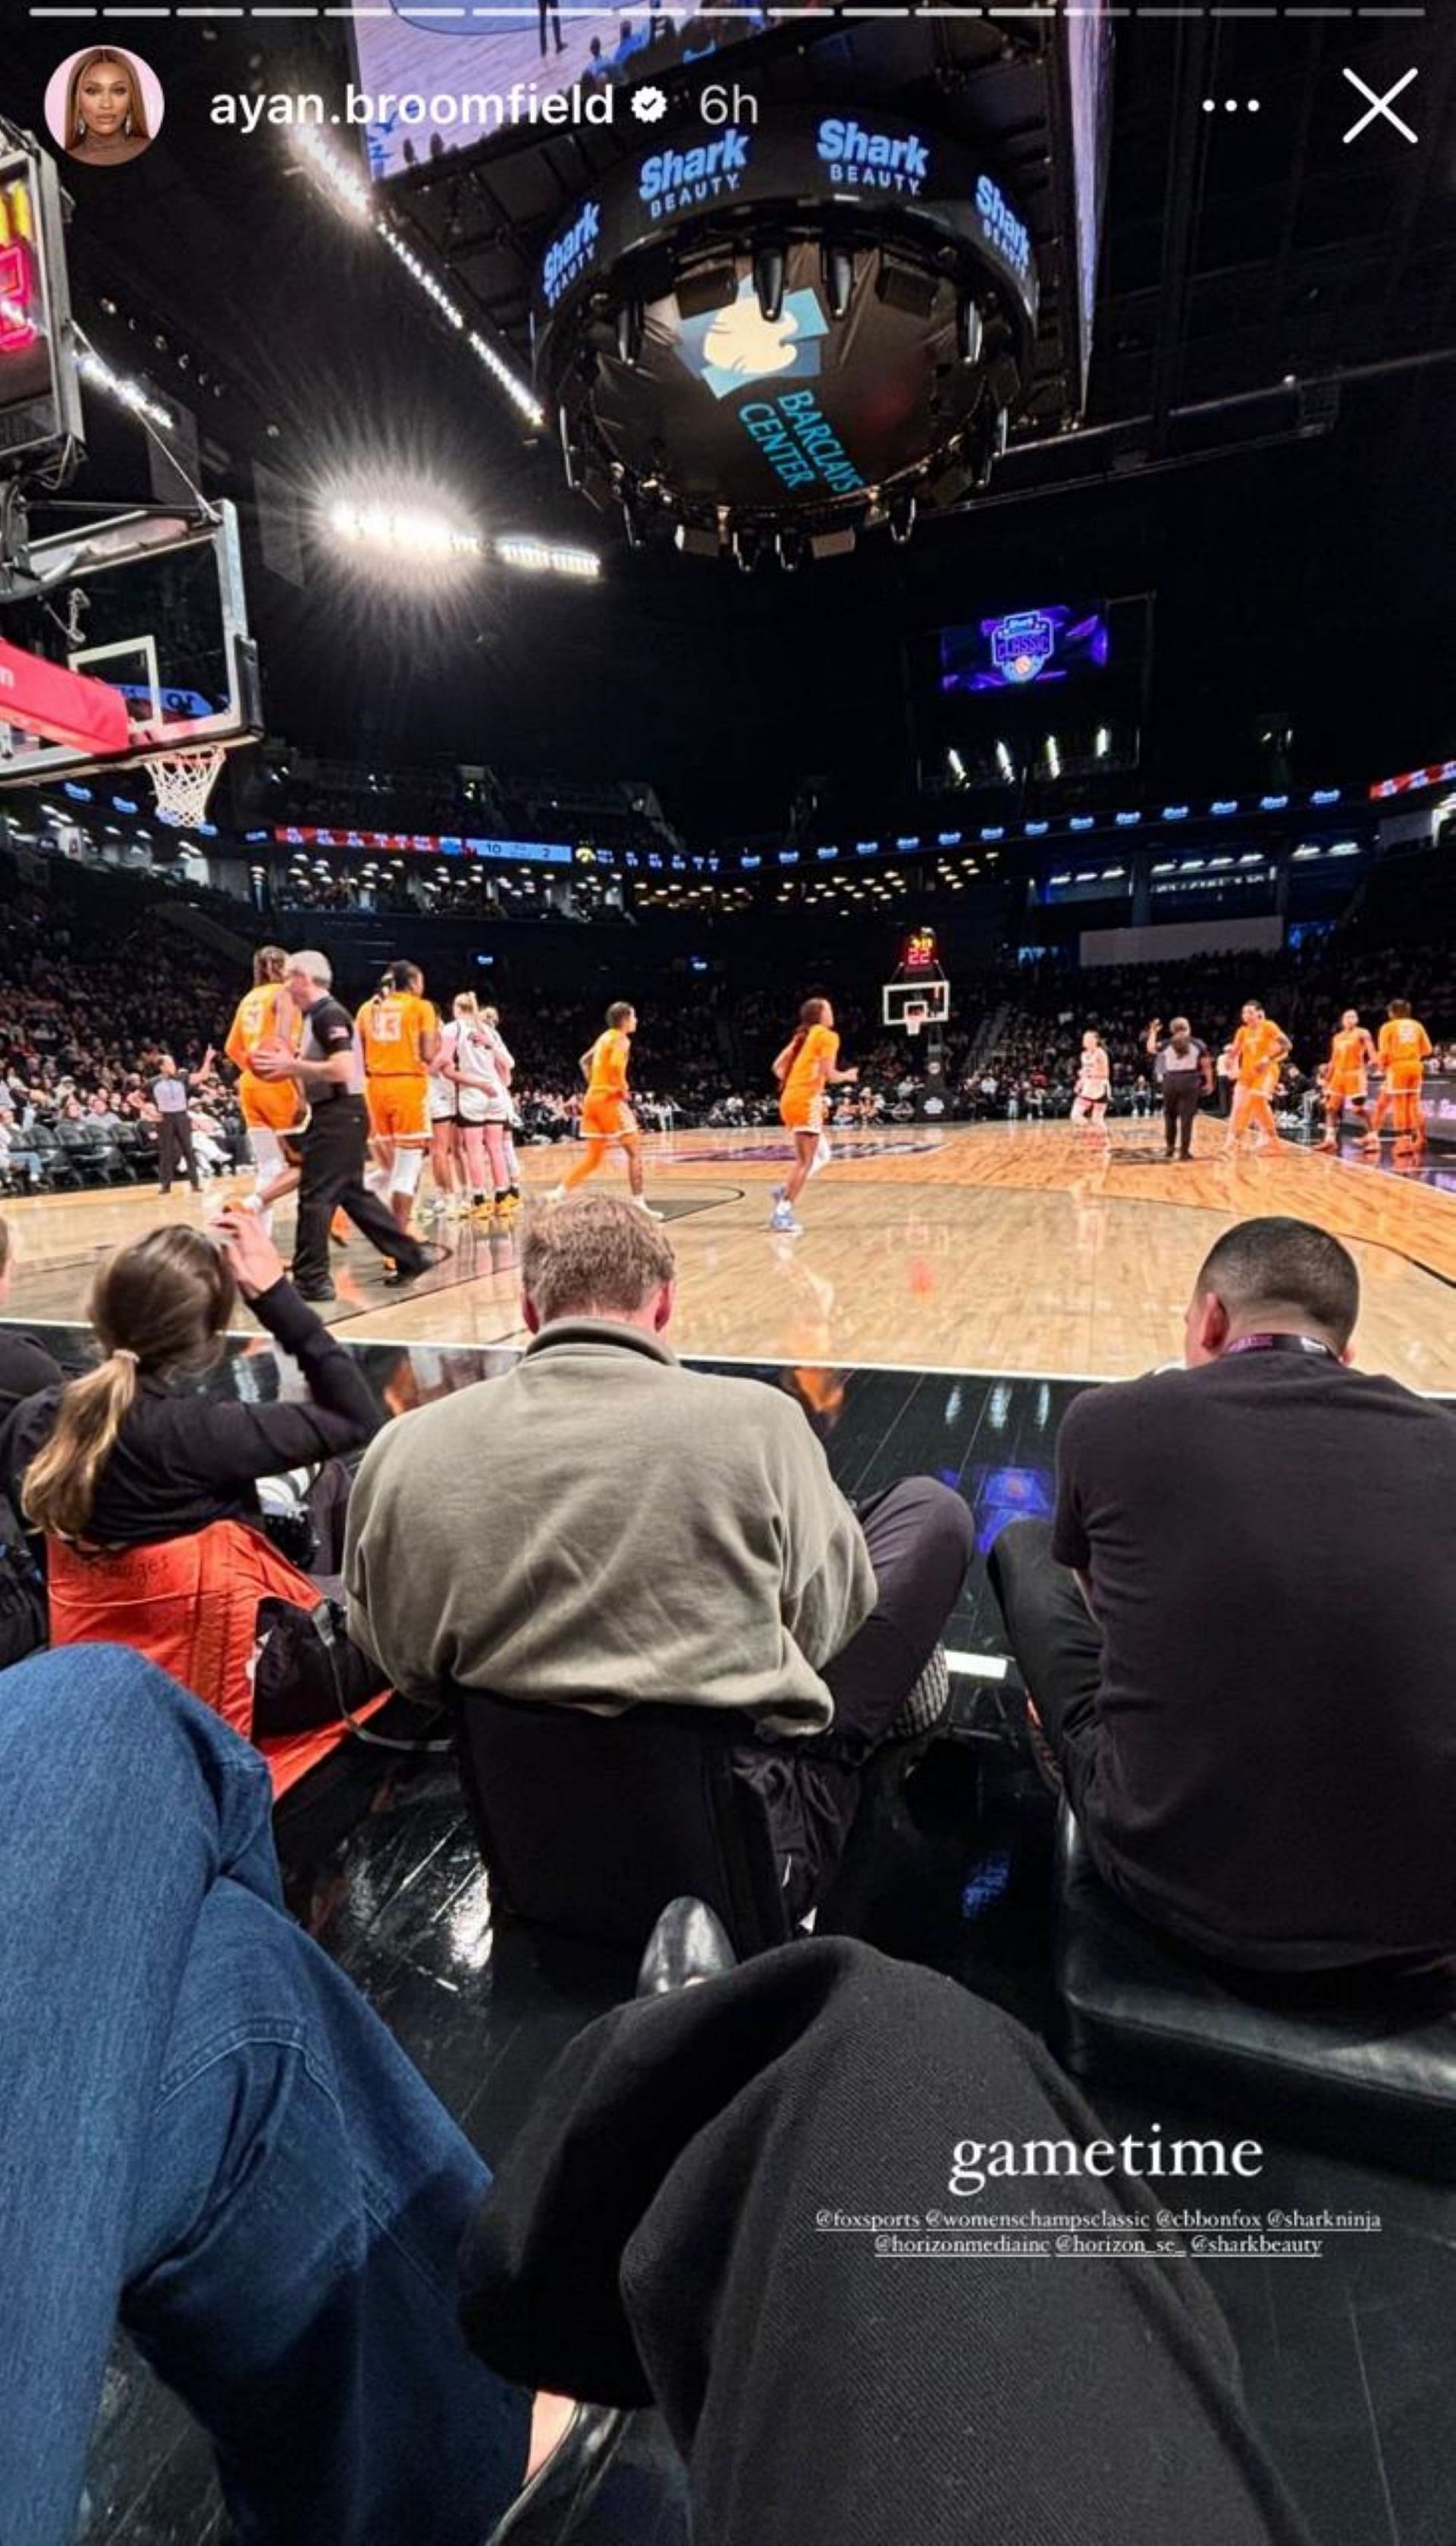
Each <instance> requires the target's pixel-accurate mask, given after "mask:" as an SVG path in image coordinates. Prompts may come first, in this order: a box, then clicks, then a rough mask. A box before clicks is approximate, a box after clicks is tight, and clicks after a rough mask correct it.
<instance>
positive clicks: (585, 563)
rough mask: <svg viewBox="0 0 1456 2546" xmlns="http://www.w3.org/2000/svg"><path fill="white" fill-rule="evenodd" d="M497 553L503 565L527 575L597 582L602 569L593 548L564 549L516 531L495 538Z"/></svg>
mask: <svg viewBox="0 0 1456 2546" xmlns="http://www.w3.org/2000/svg"><path fill="white" fill-rule="evenodd" d="M495 553H496V555H497V556H498V557H499V558H500V560H501V563H502V564H503V565H514V566H519V567H520V568H521V570H522V572H523V573H525V574H564V575H569V576H574V578H575V579H576V581H577V582H578V583H595V582H596V580H597V578H598V576H599V575H600V573H601V570H602V561H601V558H600V557H599V556H598V555H597V553H596V552H595V550H594V549H573V548H562V547H558V546H557V544H556V543H555V542H553V541H549V540H533V539H527V538H525V537H524V536H522V537H517V536H516V535H515V534H513V533H508V534H507V535H506V536H505V537H504V538H503V539H498V540H497V541H496V543H495Z"/></svg>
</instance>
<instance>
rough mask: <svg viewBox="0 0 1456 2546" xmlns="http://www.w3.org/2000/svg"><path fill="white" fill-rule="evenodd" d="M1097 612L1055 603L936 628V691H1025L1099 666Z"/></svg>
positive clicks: (1102, 638) (1102, 642)
mask: <svg viewBox="0 0 1456 2546" xmlns="http://www.w3.org/2000/svg"><path fill="white" fill-rule="evenodd" d="M1110 650H1111V648H1110V643H1109V639H1108V635H1107V622H1106V620H1105V619H1104V618H1103V617H1102V615H1101V613H1100V611H1095V610H1093V611H1087V612H1077V611H1074V610H1068V609H1065V608H1063V607H1062V606H1061V605H1060V604H1057V605H1053V606H1052V607H1050V608H1047V609H1038V610H1011V611H1007V612H1005V613H1004V615H1003V616H1002V617H1001V618H999V619H981V620H978V621H977V622H976V624H975V625H974V626H973V627H970V628H942V630H941V632H940V686H941V688H942V690H950V691H954V690H1029V689H1032V688H1035V687H1036V686H1037V685H1038V684H1039V683H1041V682H1044V681H1066V680H1070V679H1071V676H1072V675H1073V674H1074V673H1077V672H1086V671H1102V670H1104V669H1105V667H1106V664H1107V659H1108V655H1109V652H1110Z"/></svg>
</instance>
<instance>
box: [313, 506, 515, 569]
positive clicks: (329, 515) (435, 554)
mask: <svg viewBox="0 0 1456 2546" xmlns="http://www.w3.org/2000/svg"><path fill="white" fill-rule="evenodd" d="M324 518H325V520H326V521H327V524H328V527H329V529H330V531H331V532H332V533H333V535H334V538H335V539H336V540H339V541H341V542H342V543H343V544H344V545H345V546H346V547H348V548H356V549H370V550H373V551H374V552H376V553H377V554H381V555H385V556H390V557H398V558H401V559H405V560H409V559H414V560H428V561H430V562H436V561H438V560H439V559H440V558H442V557H477V556H478V555H479V554H480V541H479V538H478V535H477V534H476V533H475V532H474V531H471V530H468V529H467V528H466V527H465V526H464V524H462V523H459V522H451V521H447V520H446V518H445V516H444V514H443V513H427V512H421V511H419V510H418V509H416V508H415V507H413V506H408V505H397V506H396V505H391V504H387V503H369V504H365V503H359V502H357V501H355V500H353V499H351V498H350V497H348V496H345V495H341V496H336V497H335V499H334V501H333V502H332V503H331V504H330V505H329V506H328V509H327V512H326V514H325V516H324Z"/></svg>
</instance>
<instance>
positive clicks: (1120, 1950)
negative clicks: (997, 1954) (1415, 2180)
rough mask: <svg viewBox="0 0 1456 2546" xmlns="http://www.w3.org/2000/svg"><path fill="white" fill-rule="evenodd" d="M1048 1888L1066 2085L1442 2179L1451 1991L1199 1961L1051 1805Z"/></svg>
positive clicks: (1453, 2092)
mask: <svg viewBox="0 0 1456 2546" xmlns="http://www.w3.org/2000/svg"><path fill="white" fill-rule="evenodd" d="M1055 1880H1056V1979H1057V1999H1058V2038H1057V2040H1056V2043H1055V2048H1056V2049H1057V2050H1058V2051H1059V2053H1060V2055H1061V2057H1062V2060H1063V2061H1064V2063H1065V2065H1066V2066H1067V2067H1068V2068H1069V2069H1070V2070H1071V2073H1072V2075H1073V2077H1075V2078H1078V2079H1082V2080H1084V2081H1085V2082H1086V2083H1087V2084H1088V2085H1090V2086H1091V2087H1092V2088H1093V2089H1095V2088H1096V2087H1097V2086H1099V2085H1107V2086H1137V2087H1139V2088H1141V2089H1145V2090H1146V2089H1148V2088H1152V2089H1153V2090H1154V2091H1155V2092H1156V2094H1158V2095H1159V2096H1160V2097H1163V2098H1165V2099H1167V2100H1168V2101H1169V2102H1171V2101H1178V2102H1181V2103H1183V2104H1185V2105H1187V2106H1188V2107H1190V2108H1193V2109H1196V2110H1199V2111H1218V2112H1221V2113H1225V2114H1227V2115H1229V2117H1230V2118H1231V2120H1233V2121H1236V2122H1240V2123H1242V2124H1243V2126H1244V2127H1245V2128H1246V2129H1257V2128H1258V2127H1259V2125H1260V2124H1262V2125H1263V2126H1264V2127H1265V2128H1266V2130H1267V2132H1268V2135H1269V2136H1270V2137H1271V2138H1278V2139H1281V2140H1284V2141H1287V2142H1291V2143H1293V2144H1294V2145H1295V2146H1309V2147H1312V2148H1322V2149H1327V2150H1328V2151H1330V2152H1332V2154H1333V2155H1335V2156H1336V2157H1346V2158H1356V2157H1358V2158H1364V2159H1366V2160H1367V2161H1368V2162H1370V2163H1371V2164H1376V2165H1383V2166H1390V2167H1393V2168H1394V2169H1395V2170H1396V2171H1398V2172H1400V2173H1404V2174H1418V2175H1421V2176H1424V2177H1425V2178H1426V2179H1427V2180H1430V2181H1436V2182H1447V2183H1448V2182H1451V2181H1456V1978H1450V1979H1434V1980H1429V1981H1404V1982H1400V1981H1391V1980H1386V1981H1374V1982H1372V1981H1371V1980H1369V1979H1368V1978H1365V1977H1363V1976H1361V1975H1360V1974H1358V1973H1349V1974H1345V1975H1341V1976H1340V1977H1338V1978H1336V1977H1335V1976H1334V1975H1332V1974H1328V1973H1327V1974H1322V1975H1320V1976H1319V1977H1318V1979H1317V1980H1316V1981H1315V1982H1314V1983H1313V1984H1302V1983H1301V1982H1300V1981H1299V1980H1297V1979H1293V1978H1291V1977H1290V1976H1288V1975H1284V1974H1281V1975H1278V1976H1273V1975H1268V1974H1249V1975H1247V1976H1245V1975H1243V1974H1233V1973H1230V1972H1228V1971H1226V1970H1224V1969H1222V1968H1221V1967H1218V1966H1215V1965H1213V1964H1211V1963H1208V1962H1205V1961H1204V1960H1203V1959H1202V1958H1201V1957H1200V1956H1199V1955H1197V1954H1196V1953H1194V1952H1192V1951H1191V1950H1189V1949H1186V1948H1184V1947H1183V1946H1181V1945H1179V1944H1178V1943H1177V1942H1176V1941H1175V1940H1174V1939H1173V1938H1171V1937H1168V1936H1166V1935H1164V1934H1163V1933H1162V1931H1161V1930H1160V1929H1159V1928H1156V1927H1154V1926H1152V1925H1151V1924H1150V1923H1149V1921H1148V1920H1147V1919H1146V1918H1142V1917H1140V1916H1139V1914H1138V1912H1137V1910H1131V1909H1129V1908H1128V1907H1127V1906H1126V1905H1125V1903H1124V1902H1122V1901H1121V1900H1120V1899H1119V1898H1118V1895H1117V1894H1116V1893H1115V1892H1113V1891H1112V1890H1111V1889H1110V1887H1109V1886H1108V1885H1107V1884H1105V1883H1104V1882H1103V1880H1102V1877H1101V1875H1100V1874H1099V1873H1098V1872H1097V1869H1096V1867H1095V1866H1094V1864H1093V1863H1092V1859H1091V1856H1090V1853H1089V1851H1088V1848H1087V1843H1086V1840H1085V1838H1084V1837H1083V1836H1082V1833H1081V1831H1080V1829H1079V1828H1078V1826H1077V1824H1076V1821H1075V1820H1074V1818H1073V1816H1072V1814H1071V1811H1070V1810H1069V1808H1068V1806H1067V1805H1066V1804H1065V1803H1064V1804H1063V1806H1062V1813H1061V1819H1060V1822H1059V1825H1058V1831H1057V1870H1056V1878H1055Z"/></svg>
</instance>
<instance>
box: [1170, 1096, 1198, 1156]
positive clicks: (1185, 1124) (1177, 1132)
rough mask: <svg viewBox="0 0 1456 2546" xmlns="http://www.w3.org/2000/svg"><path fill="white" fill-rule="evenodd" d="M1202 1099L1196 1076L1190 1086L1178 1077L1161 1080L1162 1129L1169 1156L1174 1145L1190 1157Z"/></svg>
mask: <svg viewBox="0 0 1456 2546" xmlns="http://www.w3.org/2000/svg"><path fill="white" fill-rule="evenodd" d="M1202 1100H1203V1089H1202V1088H1201V1087H1200V1085H1199V1083H1198V1081H1197V1079H1196V1078H1195V1079H1194V1080H1193V1082H1192V1084H1191V1086H1190V1085H1189V1084H1187V1083H1186V1082H1185V1081H1184V1080H1182V1079H1178V1078H1173V1079H1166V1078H1165V1079H1164V1080H1163V1083H1162V1129H1163V1137H1164V1139H1165V1140H1166V1142H1167V1153H1168V1156H1169V1157H1171V1156H1172V1154H1173V1150H1174V1147H1178V1148H1180V1149H1181V1150H1182V1153H1183V1155H1184V1157H1185V1158H1191V1157H1192V1155H1193V1126H1194V1124H1195V1123H1196V1121H1197V1120H1198V1108H1199V1106H1200V1104H1201V1103H1202Z"/></svg>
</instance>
